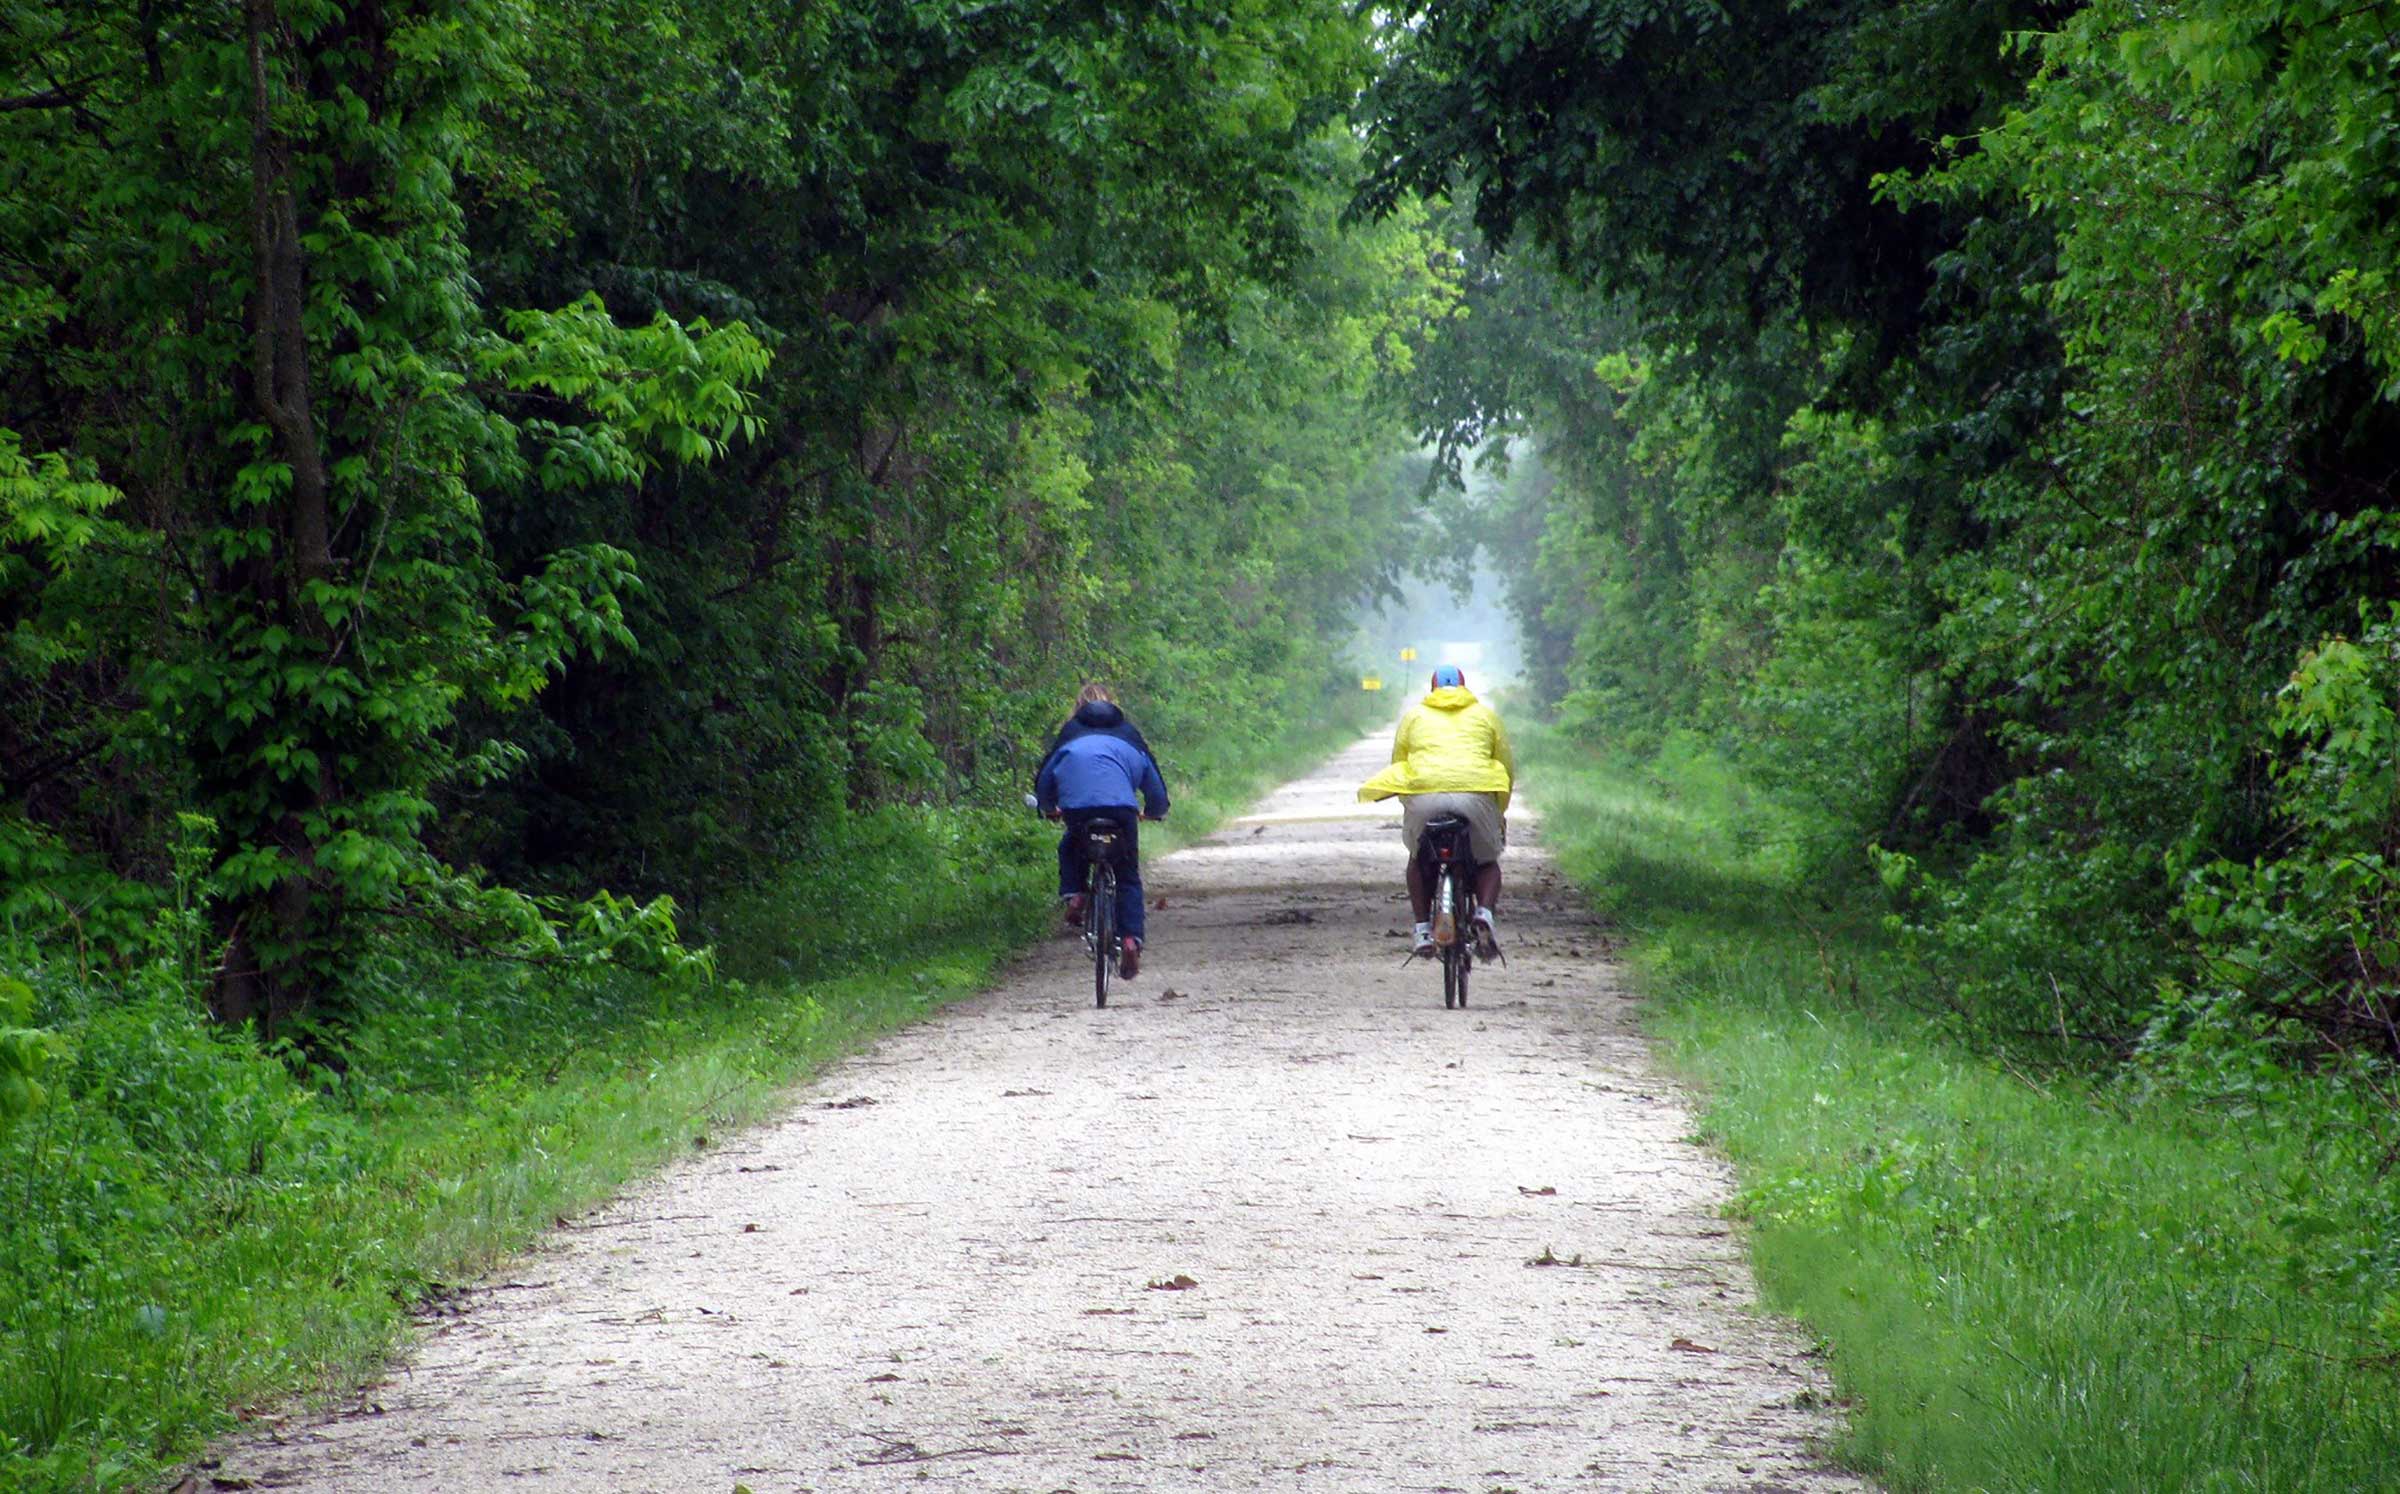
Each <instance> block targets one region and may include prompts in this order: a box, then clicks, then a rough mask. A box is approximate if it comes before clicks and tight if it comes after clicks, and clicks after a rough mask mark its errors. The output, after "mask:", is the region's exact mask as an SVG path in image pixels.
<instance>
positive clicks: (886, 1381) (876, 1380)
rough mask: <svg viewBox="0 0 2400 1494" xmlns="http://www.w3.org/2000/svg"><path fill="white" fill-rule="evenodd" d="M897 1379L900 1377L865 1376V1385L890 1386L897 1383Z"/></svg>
mask: <svg viewBox="0 0 2400 1494" xmlns="http://www.w3.org/2000/svg"><path fill="white" fill-rule="evenodd" d="M899 1378H900V1377H899V1376H898V1375H869V1376H867V1383H868V1384H869V1385H890V1384H893V1383H895V1382H896V1381H898V1380H899Z"/></svg>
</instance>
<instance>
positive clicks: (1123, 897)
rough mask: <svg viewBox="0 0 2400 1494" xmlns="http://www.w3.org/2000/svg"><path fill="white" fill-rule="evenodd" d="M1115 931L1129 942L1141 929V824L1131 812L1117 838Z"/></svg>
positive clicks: (1142, 924) (1140, 935)
mask: <svg viewBox="0 0 2400 1494" xmlns="http://www.w3.org/2000/svg"><path fill="white" fill-rule="evenodd" d="M1117 930H1118V932H1120V933H1122V934H1123V935H1125V937H1126V938H1128V939H1139V938H1141V937H1142V934H1143V930H1144V921H1143V918H1142V835H1141V822H1140V820H1139V819H1138V818H1137V817H1136V816H1135V815H1134V814H1133V812H1132V811H1131V810H1128V811H1126V814H1125V833H1124V834H1123V835H1120V836H1119V837H1117Z"/></svg>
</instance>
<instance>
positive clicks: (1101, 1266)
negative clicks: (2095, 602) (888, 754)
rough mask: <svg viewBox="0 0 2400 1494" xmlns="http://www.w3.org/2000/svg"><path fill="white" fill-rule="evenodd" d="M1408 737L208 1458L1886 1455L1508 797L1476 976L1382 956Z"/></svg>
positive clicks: (1769, 1482) (554, 1475)
mask: <svg viewBox="0 0 2400 1494" xmlns="http://www.w3.org/2000/svg"><path fill="white" fill-rule="evenodd" d="M1389 744H1390V737H1389V734H1388V733H1386V734H1384V735H1382V736H1379V737H1373V738H1369V739H1368V740H1366V741H1363V742H1361V743H1360V744H1358V745H1357V746H1356V747H1354V748H1352V749H1351V750H1350V751H1348V752H1346V753H1344V754H1343V755H1342V756H1340V757H1339V758H1337V759H1335V760H1334V761H1333V762H1332V763H1330V764H1328V765H1327V766H1326V767H1325V768H1324V769H1323V770H1321V771H1320V772H1318V773H1316V774H1314V775H1312V776H1311V777H1308V778H1306V779H1302V780H1300V781H1298V782H1296V783H1293V784H1289V785H1287V786H1285V787H1284V788H1283V789H1281V790H1278V791H1277V792H1276V793H1274V794H1272V795H1270V796H1269V797H1268V798H1267V799H1266V800H1265V801H1263V802H1262V803H1261V804H1260V805H1259V806H1258V808H1257V810H1256V811H1255V812H1254V813H1253V814H1251V815H1250V816H1248V817H1246V818H1244V819H1242V820H1239V821H1237V822H1235V823H1234V824H1232V825H1230V826H1228V827H1227V828H1225V829H1224V830H1222V831H1220V832H1219V833H1218V834H1217V835H1215V836H1214V837H1212V838H1211V839H1209V840H1208V841H1206V842H1205V843H1203V844H1200V845H1197V846H1194V847H1191V848H1190V849H1187V850H1185V851H1182V852H1180V853H1178V854H1177V855H1175V856H1172V857H1169V858H1167V859H1165V860H1163V861H1161V862H1159V863H1158V864H1157V865H1156V866H1154V867H1153V868H1151V869H1150V875H1149V890H1150V893H1151V895H1152V898H1153V901H1154V903H1155V902H1156V901H1157V900H1158V899H1160V898H1163V899H1164V905H1163V906H1162V907H1160V908H1159V909H1158V911H1155V912H1153V913H1152V915H1151V924H1152V928H1151V933H1152V940H1153V942H1152V945H1151V950H1150V954H1149V963H1148V967H1147V968H1146V969H1145V970H1144V971H1143V974H1142V976H1141V978H1140V979H1139V980H1137V981H1135V982H1132V983H1131V984H1129V985H1123V986H1120V987H1118V988H1117V990H1116V992H1115V993H1113V994H1112V996H1111V1005H1110V1006H1109V1008H1108V1009H1107V1010H1106V1011H1095V1010H1093V1008H1092V1006H1091V997H1090V980H1089V967H1088V966H1086V965H1084V964H1082V963H1080V954H1081V946H1080V945H1079V944H1075V943H1072V942H1069V941H1065V940H1061V941H1058V942H1056V943H1053V944H1050V945H1047V946H1045V947H1043V948H1042V949H1039V950H1037V951H1035V952H1034V953H1033V954H1031V955H1030V956H1028V957H1027V958H1026V959H1025V960H1023V961H1022V962H1020V963H1019V964H1018V965H1017V966H1016V967H1015V969H1014V970H1013V972H1012V973H1011V975H1010V976H1009V978H1008V979H1007V980H1006V981H1004V982H1003V983H1002V984H1001V985H1000V986H999V987H998V988H997V989H994V990H992V991H990V992H989V993H987V994H985V995H983V996H980V997H978V998H976V999H974V1000H972V1001H969V1002H966V1003H964V1004H962V1005H960V1006H957V1007H954V1008H952V1009H950V1010H949V1011H948V1012H946V1013H944V1014H943V1015H941V1016H940V1017H938V1018H936V1019H934V1020H932V1021H928V1022H926V1023H924V1024H923V1025H921V1026H918V1027H916V1028H913V1029H911V1030H909V1031H906V1032H902V1033H899V1034H897V1035H895V1036H893V1037H890V1038H888V1039H886V1040H885V1041H883V1042H882V1043H880V1044H878V1045H877V1046H876V1047H875V1048H873V1049H872V1050H871V1051H869V1052H867V1053H865V1054H863V1055H861V1056H859V1057H857V1058H854V1059H852V1060H850V1061H849V1062H847V1063H844V1064H842V1065H840V1066H839V1067H837V1068H836V1069H835V1070H833V1071H832V1072H831V1073H829V1074H828V1075H827V1076H825V1078H824V1079H823V1081H822V1082H821V1083H819V1084H817V1085H815V1086H813V1087H811V1088H810V1089H808V1090H806V1091H804V1092H802V1093H801V1094H799V1095H798V1096H797V1097H796V1100H795V1104H794V1107H793V1109H792V1110H791V1112H790V1113H789V1114H788V1115H787V1116H786V1117H785V1118H784V1119H783V1120H781V1121H779V1122H776V1123H774V1124H772V1125H769V1126H766V1127H763V1128H761V1129H759V1130H757V1131H754V1132H751V1133H749V1134H747V1135H743V1136H739V1137H736V1138H733V1139H732V1140H730V1141H729V1142H728V1143H727V1144H725V1145H723V1146H721V1147H719V1148H715V1149H712V1150H711V1151H709V1152H707V1153H706V1154H705V1155H701V1156H696V1157H694V1158H693V1159H691V1160H690V1161H689V1162H687V1163H684V1164H682V1165H679V1166H677V1167H675V1168H673V1169H670V1170H669V1171H668V1172H666V1173H665V1174H663V1175H661V1176H660V1177H658V1178H656V1179H655V1180H653V1181H652V1182H650V1183H649V1184H647V1185H645V1186H643V1187H642V1188H640V1189H639V1190H637V1191H635V1192H633V1193H631V1194H629V1195H627V1196H625V1197H623V1198H620V1199H618V1200H616V1201H615V1202H613V1203H611V1204H610V1205H608V1206H607V1207H605V1208H603V1209H601V1210H599V1211H597V1212H595V1213H594V1214H593V1215H591V1216H589V1217H587V1218H586V1219H584V1220H582V1221H580V1222H578V1223H576V1224H575V1225H573V1226H572V1227H571V1228H568V1229H565V1230H562V1231H560V1232H558V1233H556V1234H554V1235H553V1236H552V1237H551V1238H550V1239H549V1240H548V1241H546V1242H545V1243H544V1244H543V1246H542V1247H541V1248H540V1249H539V1251H538V1252H537V1253H536V1254H535V1255H534V1256H533V1257H532V1258H530V1259H527V1260H525V1261H522V1262H520V1263H518V1265H517V1266H516V1267H515V1268H514V1269H513V1271H512V1272H511V1273H510V1274H509V1276H508V1277H507V1278H506V1279H505V1285H506V1287H507V1289H505V1290H502V1289H494V1290H489V1291H484V1292H479V1293H476V1294H474V1295H473V1297H472V1298H471V1300H472V1301H474V1302H475V1303H476V1306H475V1307H474V1308H473V1309H472V1310H470V1311H468V1312H466V1313H465V1314H463V1315H461V1316H455V1317H446V1318H442V1319H440V1320H438V1321H436V1322H434V1323H433V1324H431V1325H430V1328H429V1331H428V1332H427V1334H426V1336H425V1339H424V1342H423V1344H422V1346H421V1348H420V1350H419V1352H418V1353H417V1354H416V1356H415V1359H414V1361H413V1363H411V1364H409V1365H408V1366H407V1367H406V1368H405V1369H403V1370H402V1371H401V1372H399V1373H398V1374H396V1375H395V1376H394V1378H393V1379H392V1380H391V1381H389V1382H387V1383H385V1384H383V1385H381V1386H378V1387H375V1388H373V1389H372V1390H370V1391H369V1392H368V1395H367V1398H366V1403H365V1407H364V1409H362V1410H361V1411H357V1412H353V1413H350V1414H348V1415H344V1416H340V1417H335V1418H332V1419H329V1420H323V1421H313V1422H309V1423H306V1424H293V1425H289V1426H286V1427H285V1428H283V1429H282V1430H281V1432H280V1433H278V1434H277V1435H276V1437H275V1438H274V1440H263V1441H253V1442H250V1443H248V1444H244V1445H238V1446H235V1447H232V1448H229V1449H227V1450H226V1453H225V1464H224V1466H223V1467H222V1468H220V1469H218V1470H216V1476H217V1478H218V1479H219V1480H220V1483H219V1485H218V1486H219V1487H226V1486H227V1485H226V1484H225V1483H224V1482H222V1481H223V1480H227V1479H248V1480H251V1481H252V1482H251V1484H250V1485H249V1486H250V1487H275V1488H292V1487H298V1488H309V1489H325V1490H356V1491H381V1490H399V1489H408V1490H428V1489H439V1490H480V1489H505V1490H527V1491H536V1490H562V1491H564V1490H573V1491H578V1494H588V1491H595V1490H607V1491H618V1490H632V1489H644V1490H651V1489H655V1490H675V1491H681V1490H715V1491H719V1494H724V1491H729V1490H732V1489H733V1488H735V1486H736V1485H746V1486H747V1487H748V1488H750V1489H751V1490H753V1491H756V1494H775V1491H791V1490H815V1491H826V1494H832V1491H843V1494H848V1491H880V1490H898V1489H924V1488H928V1487H931V1488H942V1489H960V1490H994V1491H998V1490H1027V1491H1057V1490H1072V1491H1079V1494H1100V1491H1113V1490H1237V1489H1239V1490H1253V1489H1258V1490H1287V1489H1296V1490H1390V1491H1400V1490H1459V1491H1471V1494H1486V1491H1492V1490H1503V1489H1507V1490H1524V1491H1531V1490H1540V1489H1567V1488H1575V1489H1587V1488H1598V1489H1693V1490H1752V1491H1769V1490H1801V1489H1806V1490H1829V1489H1856V1488H1859V1487H1861V1486H1860V1485H1858V1484H1857V1483H1856V1482H1855V1481H1853V1480H1850V1479H1848V1478H1846V1477H1843V1476H1840V1475H1837V1474H1832V1473H1829V1472H1827V1471H1825V1470H1824V1469H1823V1468H1822V1467H1821V1466H1819V1465H1818V1464H1817V1463H1816V1461H1815V1460H1814V1459H1812V1458H1811V1456H1810V1454H1809V1440H1810V1439H1811V1438H1812V1437H1814V1436H1819V1435H1822V1434H1823V1433H1824V1432H1825V1431H1827V1430H1828V1426H1827V1423H1826V1422H1825V1421H1824V1419H1823V1417H1824V1413H1822V1412H1820V1411H1814V1410H1810V1409H1807V1408H1808V1407H1810V1406H1812V1405H1815V1404H1817V1401H1818V1396H1819V1394H1821V1391H1822V1386H1821V1384H1820V1383H1819V1381H1818V1378H1817V1376H1816V1374H1815V1371H1814V1368H1813V1366H1812V1365H1811V1364H1810V1363H1809V1362H1808V1361H1807V1360H1805V1359H1804V1358H1803V1356H1802V1353H1801V1349H1800V1345H1799V1344H1798V1342H1797V1341H1796V1340H1795V1339H1794V1337H1793V1335H1792V1334H1791V1333H1790V1332H1789V1331H1788V1330H1787V1329H1785V1328H1783V1327H1781V1326H1779V1325H1777V1324H1774V1323H1772V1322H1771V1321H1769V1320H1766V1319H1763V1318H1761V1317H1759V1316H1758V1315H1756V1314H1755V1312H1754V1311H1753V1310H1752V1307H1751V1291H1750V1286H1749V1273H1748V1270H1747V1268H1746V1266H1745V1264H1744V1262H1743V1259H1742V1255H1741V1250H1740V1244H1739V1241H1738V1240H1737V1239H1736V1238H1735V1237H1734V1236H1733V1235H1731V1234H1730V1233H1729V1232H1728V1229H1727V1227H1726V1225H1725V1223H1724V1222H1723V1221H1722V1220H1721V1219H1720V1218H1719V1216H1718V1213H1717V1207H1718V1205H1719V1203H1720V1202H1721V1201H1722V1200H1723V1198H1724V1197H1725V1195H1726V1191H1727V1187H1728V1183H1729V1178H1728V1174H1727V1170H1726V1169H1725V1167H1724V1166H1723V1165H1722V1164H1720V1163H1719V1162H1718V1161H1716V1160H1715V1159H1714V1158H1712V1157H1710V1156H1709V1155H1708V1154H1706V1153H1705V1152H1703V1151H1701V1150H1700V1149H1699V1148H1697V1147H1695V1146H1693V1145H1691V1144H1690V1143H1689V1142H1688V1141H1687V1140H1686V1139H1685V1137H1686V1135H1687V1133H1688V1132H1689V1131H1690V1130H1691V1125H1692V1118H1691V1112H1690V1110H1689V1109H1688V1108H1687V1106H1686V1104H1685V1102H1684V1101H1683V1099H1682V1098H1681V1097H1680V1096H1679V1095H1678V1094H1677V1093H1676V1092H1675V1091H1674V1089H1673V1087H1672V1086H1671V1085H1669V1084H1668V1083H1667V1082H1666V1081H1665V1080H1664V1079H1662V1078H1661V1077H1660V1076H1659V1075H1658V1074H1657V1073H1656V1072H1654V1071H1653V1069H1652V1068H1651V1067H1650V1064H1649V1062H1648V1059H1647V1058H1646V1056H1645V1053H1644V1050H1643V1046H1642V1044H1641V1042H1640V1040H1639V1039H1638V1037H1637V1035H1636V1033H1635V1031H1634V1028H1633V1026H1632V1024H1631V1022H1630V1021H1629V1012H1628V1007H1629V1003H1628V1001H1627V998H1626V994H1625V992H1624V991H1623V989H1622V988H1621V987H1620V986H1619V984H1618V982H1617V977H1616V972H1615V970H1614V968H1613V967H1612V966H1611V965H1610V963H1609V962H1608V959H1607V957H1606V940H1605V939H1604V938H1603V936H1602V933H1601V931H1600V930H1599V929H1598V928H1596V927H1595V926H1594V924H1593V922H1592V920H1591V919H1590V918H1589V916H1588V915H1586V914H1585V913H1583V912H1582V911H1581V910H1580V909H1579V907H1578V906H1577V904H1576V902H1575V900H1574V898H1573V896H1572V895H1571V892H1570V890H1569V889H1568V888H1567V887H1566V886H1565V885H1564V883H1563V881H1562V880H1561V878H1560V877H1559V875H1558V874H1557V872H1556V871H1555V870H1554V869H1553V868H1552V866H1551V865H1550V863H1549V861H1548V860H1547V858H1546V857H1544V855H1543V854H1542V852H1541V850H1540V848H1539V845H1538V828H1536V827H1535V826H1534V825H1533V824H1532V822H1531V819H1530V816H1526V815H1522V814H1521V815H1520V816H1519V817H1518V819H1517V820H1516V822H1515V824H1514V825H1513V826H1512V828H1514V829H1515V830H1516V832H1517V838H1518V842H1519V843H1518V844H1517V845H1516V846H1515V847H1514V848H1512V850H1511V851H1510V853H1509V857H1508V862H1507V867H1508V871H1509V875H1510V884H1509V889H1508V892H1507V894H1506V895H1505V896H1504V898H1503V911H1504V917H1503V919H1502V924H1501V933H1502V938H1503V942H1504V944H1505V945H1506V947H1507V949H1508V952H1509V956H1510V963H1509V964H1508V965H1507V967H1505V968H1504V969H1495V970H1492V971H1489V972H1483V971H1479V972H1478V977H1479V978H1478V981H1477V983H1476V989H1475V993H1474V995H1475V1005H1474V1006H1473V1007H1472V1008H1470V1009H1469V1010H1467V1011H1464V1012H1445V1011H1443V1010H1442V1007H1441V995H1440V983H1439V979H1438V972H1437V971H1436V970H1435V969H1434V968H1433V967H1432V966H1430V965H1427V964H1423V963H1416V964H1408V963H1404V961H1403V956H1404V953H1405V945H1404V943H1403V941H1402V939H1401V938H1400V937H1399V931H1401V930H1403V929H1404V928H1405V927H1406V920H1407V909H1406V907H1405V905H1404V903H1403V901H1402V899H1401V898H1400V895H1399V890H1398V883H1399V873H1400V864H1401V847H1400V844H1399V840H1398V835H1397V831H1396V828H1395V827H1396V823H1397V812H1396V810H1395V809H1393V808H1392V807H1391V806H1388V805H1387V806H1367V805H1357V804H1354V803H1352V802H1351V792H1352V789H1353V787H1354V786H1355V785H1356V784H1357V783H1358V782H1360V781H1361V780H1362V779H1364V778H1365V777H1366V776H1367V775H1368V774H1369V773H1370V772H1371V771H1372V770H1373V768H1374V767H1375V766H1376V765H1377V764H1379V763H1380V762H1381V761H1382V760H1383V759H1384V757H1385V756H1386V755H1387V754H1388V751H1389ZM1550 1262H1555V1264H1550ZM494 1285H495V1288H497V1287H499V1286H500V1285H502V1283H495V1284H494ZM234 1486H235V1487H241V1485H234Z"/></svg>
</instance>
